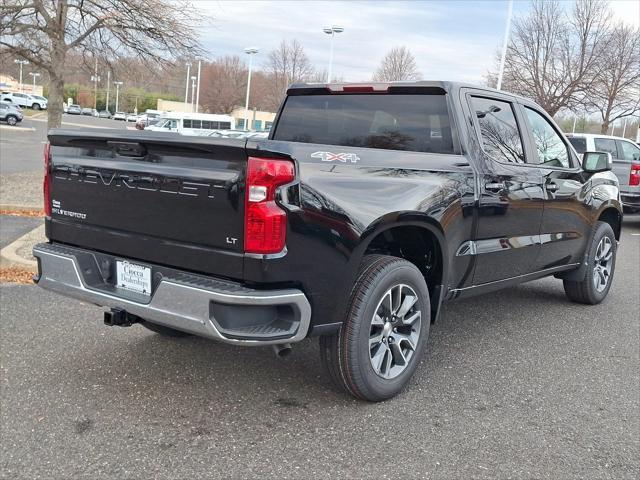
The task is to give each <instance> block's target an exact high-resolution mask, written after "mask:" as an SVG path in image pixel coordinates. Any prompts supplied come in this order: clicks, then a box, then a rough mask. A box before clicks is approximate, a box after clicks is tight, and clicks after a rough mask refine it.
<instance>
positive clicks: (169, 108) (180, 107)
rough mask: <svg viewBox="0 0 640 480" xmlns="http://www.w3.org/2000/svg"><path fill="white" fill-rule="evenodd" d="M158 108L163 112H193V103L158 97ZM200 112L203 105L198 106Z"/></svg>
mask: <svg viewBox="0 0 640 480" xmlns="http://www.w3.org/2000/svg"><path fill="white" fill-rule="evenodd" d="M156 108H157V109H158V110H161V111H163V112H180V113H193V109H192V108H191V103H186V102H176V101H173V100H163V99H162V98H159V99H158V106H157V107H156ZM198 112H202V106H200V108H198Z"/></svg>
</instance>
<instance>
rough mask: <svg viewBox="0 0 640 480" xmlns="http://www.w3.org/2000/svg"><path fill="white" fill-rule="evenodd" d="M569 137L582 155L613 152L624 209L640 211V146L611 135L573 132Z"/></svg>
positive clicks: (630, 211)
mask: <svg viewBox="0 0 640 480" xmlns="http://www.w3.org/2000/svg"><path fill="white" fill-rule="evenodd" d="M567 137H568V139H569V141H570V142H571V145H573V147H574V148H575V149H576V152H578V153H579V154H580V155H582V154H584V152H586V151H594V150H598V151H601V152H609V153H610V154H611V157H612V158H613V173H614V174H615V176H616V177H618V182H620V197H621V198H622V204H623V206H624V209H625V211H627V212H629V213H633V212H640V147H639V146H638V145H637V144H636V143H635V142H632V141H631V140H629V139H626V138H622V137H613V136H610V135H598V134H588V133H573V134H567Z"/></svg>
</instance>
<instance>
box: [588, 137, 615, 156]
mask: <svg viewBox="0 0 640 480" xmlns="http://www.w3.org/2000/svg"><path fill="white" fill-rule="evenodd" d="M593 144H594V146H595V147H596V151H598V152H607V153H610V154H611V156H612V157H613V158H618V149H617V148H616V141H615V140H614V139H613V138H596V139H594V141H593Z"/></svg>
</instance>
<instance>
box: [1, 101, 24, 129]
mask: <svg viewBox="0 0 640 480" xmlns="http://www.w3.org/2000/svg"><path fill="white" fill-rule="evenodd" d="M22 118H23V115H22V111H20V110H19V109H18V108H17V107H15V106H13V105H10V104H7V103H4V102H0V121H3V122H7V124H8V125H16V124H18V123H19V122H21V121H22Z"/></svg>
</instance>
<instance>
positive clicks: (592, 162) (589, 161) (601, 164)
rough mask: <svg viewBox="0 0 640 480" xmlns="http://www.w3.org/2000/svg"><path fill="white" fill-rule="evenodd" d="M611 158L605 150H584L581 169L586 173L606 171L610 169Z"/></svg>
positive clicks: (611, 164)
mask: <svg viewBox="0 0 640 480" xmlns="http://www.w3.org/2000/svg"><path fill="white" fill-rule="evenodd" d="M612 166H613V160H612V158H611V154H610V153H607V152H584V155H583V156H582V169H583V170H584V171H585V172H588V173H597V172H606V171H608V170H611V168H612Z"/></svg>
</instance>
